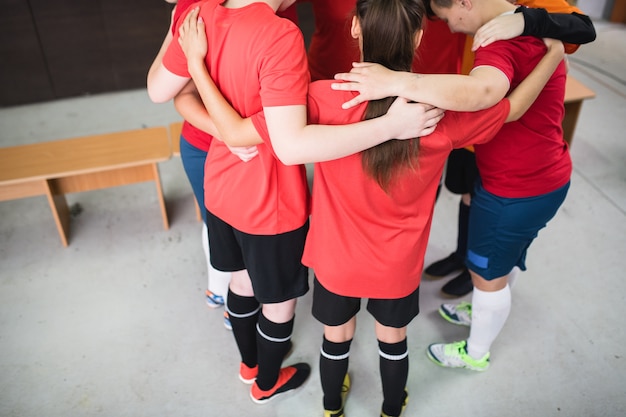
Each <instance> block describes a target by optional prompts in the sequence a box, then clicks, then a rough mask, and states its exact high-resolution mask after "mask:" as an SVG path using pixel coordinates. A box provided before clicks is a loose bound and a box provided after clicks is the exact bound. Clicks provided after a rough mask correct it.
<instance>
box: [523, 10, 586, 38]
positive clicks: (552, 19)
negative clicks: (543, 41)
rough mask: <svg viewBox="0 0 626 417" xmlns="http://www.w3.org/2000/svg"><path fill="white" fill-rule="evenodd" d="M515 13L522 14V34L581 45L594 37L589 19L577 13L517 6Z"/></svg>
mask: <svg viewBox="0 0 626 417" xmlns="http://www.w3.org/2000/svg"><path fill="white" fill-rule="evenodd" d="M515 12H516V13H522V14H523V15H524V31H523V32H522V35H524V36H536V37H538V38H552V39H558V40H560V41H562V42H566V43H571V44H577V45H582V44H585V43H589V42H593V41H594V40H595V39H596V30H595V28H594V26H593V23H592V22H591V19H590V18H589V17H588V16H586V15H583V14H579V13H575V12H574V13H569V14H568V13H548V12H547V11H546V10H545V9H533V8H528V7H518V8H517V9H516V10H515Z"/></svg>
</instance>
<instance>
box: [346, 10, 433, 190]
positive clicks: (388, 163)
mask: <svg viewBox="0 0 626 417" xmlns="http://www.w3.org/2000/svg"><path fill="white" fill-rule="evenodd" d="M424 13H425V9H424V4H423V2H422V1H421V0H358V1H357V5H356V17H357V19H358V20H359V23H360V25H361V35H362V45H363V60H364V61H366V62H376V63H378V64H381V65H384V66H385V67H387V68H390V69H392V70H396V71H411V66H412V64H413V56H414V54H415V48H416V47H417V45H416V44H415V35H416V34H417V33H418V31H419V30H420V29H421V27H422V18H423V16H424ZM395 99H396V98H395V97H388V98H385V99H381V100H372V101H370V102H369V103H368V104H367V109H366V111H365V117H364V118H365V119H373V118H375V117H379V116H381V115H383V114H385V113H387V110H389V107H390V106H391V104H392V103H393V101H394V100H395ZM418 152H419V138H414V139H410V140H395V139H392V140H390V141H387V142H384V143H381V144H379V145H377V146H374V147H373V148H370V149H367V150H365V151H363V152H362V164H363V169H364V171H365V172H366V173H367V174H368V175H369V176H371V177H372V178H374V179H375V180H376V182H377V183H378V184H379V185H380V186H381V188H382V189H383V190H385V191H388V189H389V185H390V184H391V182H392V181H393V179H394V176H395V175H397V174H398V173H399V172H400V171H401V170H403V169H414V168H415V167H414V164H416V163H417V154H418Z"/></svg>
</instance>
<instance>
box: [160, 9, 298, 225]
mask: <svg viewBox="0 0 626 417" xmlns="http://www.w3.org/2000/svg"><path fill="white" fill-rule="evenodd" d="M220 3H221V2H220V1H219V0H209V1H206V2H202V3H200V16H201V17H202V19H203V20H204V21H205V22H206V34H207V41H208V45H209V47H208V54H207V57H206V63H207V68H208V69H209V72H210V74H211V77H212V78H213V79H214V80H215V82H216V85H217V86H218V87H219V88H220V90H221V91H222V92H223V94H224V96H225V97H226V99H227V100H228V101H229V102H230V103H231V104H232V106H233V107H234V108H235V110H236V111H237V112H238V113H239V114H241V115H242V116H243V117H248V116H254V115H256V116H254V117H253V118H254V122H255V126H256V127H257V130H258V131H259V132H260V133H261V132H265V133H266V132H267V128H266V127H265V123H264V120H263V119H262V117H261V116H259V115H257V113H259V112H261V111H262V110H263V107H264V106H283V105H298V104H306V94H307V87H308V81H309V79H308V68H307V60H306V55H305V49H304V41H303V38H302V33H301V32H300V30H299V29H298V27H297V26H296V25H295V24H294V23H293V22H291V21H289V20H288V19H283V18H280V17H278V16H277V15H276V14H275V12H274V10H272V9H271V8H270V7H269V6H268V5H267V4H266V3H263V2H254V3H251V4H248V5H247V6H244V7H241V8H228V7H224V5H221V4H220ZM298 44H299V45H301V47H297V45H298ZM177 49H178V51H177V53H170V51H168V54H166V55H165V57H164V59H163V62H164V64H165V65H166V66H168V67H170V68H177V69H178V68H180V69H183V70H184V71H187V70H186V68H187V60H186V58H185V55H184V54H183V52H182V51H181V50H180V47H179V46H178V47H177ZM262 137H263V139H264V140H265V143H264V144H262V145H259V146H258V150H259V155H258V157H257V158H254V159H252V160H251V161H249V162H247V163H242V162H241V160H240V159H239V158H238V157H236V156H234V155H233V154H232V153H231V152H230V150H229V149H228V147H227V146H226V145H225V144H224V143H223V142H219V141H214V144H213V146H212V147H211V149H210V151H209V154H208V157H207V165H209V164H210V165H211V169H210V170H207V171H206V173H205V201H206V204H207V209H209V211H211V212H212V213H214V214H215V215H217V216H218V217H220V218H222V219H224V220H225V221H227V222H228V223H229V224H231V225H233V226H234V227H236V228H237V229H239V230H241V231H244V232H246V233H252V234H276V233H283V232H286V231H290V230H294V229H296V228H298V227H300V226H302V225H303V224H304V222H305V221H306V218H307V216H308V188H307V186H306V172H305V170H304V167H302V166H285V165H283V164H281V163H279V162H278V161H277V160H276V158H275V156H274V154H273V151H272V149H271V144H270V142H269V135H267V134H262ZM277 183H280V187H277V186H276V184H277ZM282 195H288V196H289V198H282V197H281V196H282Z"/></svg>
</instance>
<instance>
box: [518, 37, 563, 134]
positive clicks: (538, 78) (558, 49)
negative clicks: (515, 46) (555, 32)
mask: <svg viewBox="0 0 626 417" xmlns="http://www.w3.org/2000/svg"><path fill="white" fill-rule="evenodd" d="M563 56H564V52H563V44H561V43H560V42H554V43H553V44H552V45H551V46H549V47H548V51H547V53H546V55H545V56H544V57H543V58H542V59H541V61H539V63H538V64H537V66H536V67H535V69H533V70H532V71H531V73H530V74H528V76H527V77H526V78H525V79H524V81H522V83H521V84H520V85H518V86H517V88H515V90H513V91H512V92H511V94H509V96H508V98H509V101H510V102H511V108H510V111H509V116H508V117H507V119H506V122H512V121H515V120H518V119H519V118H520V117H522V116H523V115H524V113H525V112H526V111H527V110H528V109H529V108H530V106H531V105H532V104H533V102H534V101H535V100H536V99H537V97H538V96H539V94H540V93H541V90H543V87H544V86H545V85H546V83H547V82H548V80H549V79H550V77H551V76H552V74H553V73H554V70H555V69H556V68H557V66H558V65H559V63H560V62H561V61H562V60H563Z"/></svg>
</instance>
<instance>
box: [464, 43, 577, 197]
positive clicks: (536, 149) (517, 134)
mask: <svg viewBox="0 0 626 417" xmlns="http://www.w3.org/2000/svg"><path fill="white" fill-rule="evenodd" d="M545 52H546V47H545V45H544V43H543V41H542V40H541V39H538V38H534V37H531V36H523V37H517V38H514V39H512V40H509V41H499V42H494V43H493V44H491V45H489V46H487V47H484V48H479V49H478V50H477V51H476V59H475V61H474V68H476V67H478V66H482V65H487V66H492V67H495V68H498V69H499V70H501V71H502V72H503V73H504V75H506V77H507V78H508V79H509V81H510V83H511V89H514V88H515V87H517V85H519V83H520V82H521V81H522V80H523V79H524V78H525V77H526V76H527V75H528V74H529V73H530V72H531V71H532V70H533V68H534V67H535V66H536V65H537V63H538V62H539V60H540V59H541V58H542V57H543V56H544V55H545ZM565 80H566V69H565V64H564V63H563V62H562V63H561V64H560V65H559V66H558V68H557V69H556V71H555V72H554V74H553V75H552V77H551V78H550V80H549V81H548V83H547V84H546V86H545V87H544V88H543V90H542V91H541V93H540V94H539V97H537V99H536V100H535V102H534V103H533V105H532V106H531V107H530V108H529V109H528V111H527V112H526V113H525V114H524V115H523V116H522V117H521V118H520V119H519V120H518V121H516V122H512V123H507V124H506V125H504V127H503V128H502V129H501V130H500V132H498V134H497V136H496V137H495V138H494V140H492V141H491V142H489V143H487V144H484V145H477V146H476V147H475V152H476V164H477V165H478V171H479V172H480V178H481V179H482V182H483V186H484V187H485V190H487V191H489V192H490V193H492V194H495V195H497V196H500V197H506V198H523V197H533V196H537V195H542V194H545V193H548V192H551V191H554V190H556V189H557V188H560V187H562V186H563V185H565V184H567V182H568V181H569V179H570V175H571V173H572V161H571V159H570V155H569V151H568V148H567V144H566V143H565V142H564V141H563V129H562V126H561V123H562V120H563V116H564V114H565V110H564V107H563V98H564V96H565Z"/></svg>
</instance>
